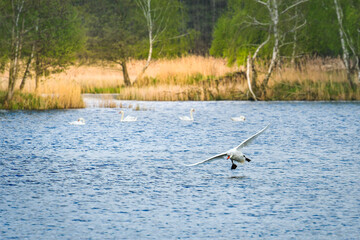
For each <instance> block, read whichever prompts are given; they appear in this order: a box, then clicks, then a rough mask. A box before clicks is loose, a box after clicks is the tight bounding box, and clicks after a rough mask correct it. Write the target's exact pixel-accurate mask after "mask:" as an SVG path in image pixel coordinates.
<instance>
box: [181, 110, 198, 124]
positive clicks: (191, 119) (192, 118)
mask: <svg viewBox="0 0 360 240" xmlns="http://www.w3.org/2000/svg"><path fill="white" fill-rule="evenodd" d="M193 112H195V109H193V108H192V109H190V117H188V116H180V117H179V118H180V119H181V120H183V121H194V116H193Z"/></svg>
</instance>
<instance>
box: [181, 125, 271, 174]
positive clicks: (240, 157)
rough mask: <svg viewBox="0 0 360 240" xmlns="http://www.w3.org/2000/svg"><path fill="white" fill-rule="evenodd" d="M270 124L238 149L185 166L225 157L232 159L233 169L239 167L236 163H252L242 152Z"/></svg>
mask: <svg viewBox="0 0 360 240" xmlns="http://www.w3.org/2000/svg"><path fill="white" fill-rule="evenodd" d="M269 125H270V124H268V125H267V126H266V127H265V128H263V129H261V130H260V131H259V132H257V133H256V134H254V135H252V136H251V137H249V138H248V139H246V140H245V141H243V142H242V143H240V145H238V146H237V147H234V148H232V149H230V150H228V151H226V152H223V153H220V154H218V155H215V156H212V157H210V158H208V159H205V160H203V161H201V162H197V163H193V164H189V165H185V166H188V167H190V166H196V165H199V164H202V163H205V162H209V161H213V160H216V159H221V158H223V157H225V156H227V158H226V159H230V160H231V163H232V165H231V169H236V168H237V165H236V164H235V163H234V161H235V162H238V163H245V161H247V162H250V161H251V160H250V159H249V158H247V157H246V156H245V155H244V154H243V153H242V152H241V151H240V150H241V149H242V148H244V147H246V146H248V145H249V144H250V143H251V142H252V141H254V140H255V138H257V137H258V136H259V135H260V134H261V133H263V132H264V131H265V130H266V129H267V128H268V127H269Z"/></svg>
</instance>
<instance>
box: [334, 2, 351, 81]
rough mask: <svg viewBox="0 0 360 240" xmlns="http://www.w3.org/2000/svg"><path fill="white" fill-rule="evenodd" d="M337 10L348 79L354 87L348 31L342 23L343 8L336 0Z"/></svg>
mask: <svg viewBox="0 0 360 240" xmlns="http://www.w3.org/2000/svg"><path fill="white" fill-rule="evenodd" d="M334 5H335V10H336V16H337V20H338V23H339V35H340V42H341V48H342V50H343V62H344V65H345V68H346V74H347V78H348V81H349V82H350V85H351V87H353V82H352V79H351V72H350V56H349V50H348V48H347V47H346V43H345V41H346V33H345V31H344V28H343V24H342V9H341V6H340V5H339V2H338V1H337V0H334Z"/></svg>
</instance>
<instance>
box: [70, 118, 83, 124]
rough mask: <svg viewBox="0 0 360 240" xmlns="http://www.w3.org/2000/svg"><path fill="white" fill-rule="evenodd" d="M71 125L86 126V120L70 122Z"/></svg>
mask: <svg viewBox="0 0 360 240" xmlns="http://www.w3.org/2000/svg"><path fill="white" fill-rule="evenodd" d="M69 124H70V125H85V119H83V118H79V119H78V120H77V121H74V122H69Z"/></svg>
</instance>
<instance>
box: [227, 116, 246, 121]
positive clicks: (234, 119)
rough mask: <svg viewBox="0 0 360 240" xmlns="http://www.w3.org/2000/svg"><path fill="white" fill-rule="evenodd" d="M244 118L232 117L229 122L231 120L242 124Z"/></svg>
mask: <svg viewBox="0 0 360 240" xmlns="http://www.w3.org/2000/svg"><path fill="white" fill-rule="evenodd" d="M245 119H246V118H245V117H244V116H240V117H232V118H231V120H233V121H234V122H243V121H245Z"/></svg>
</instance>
